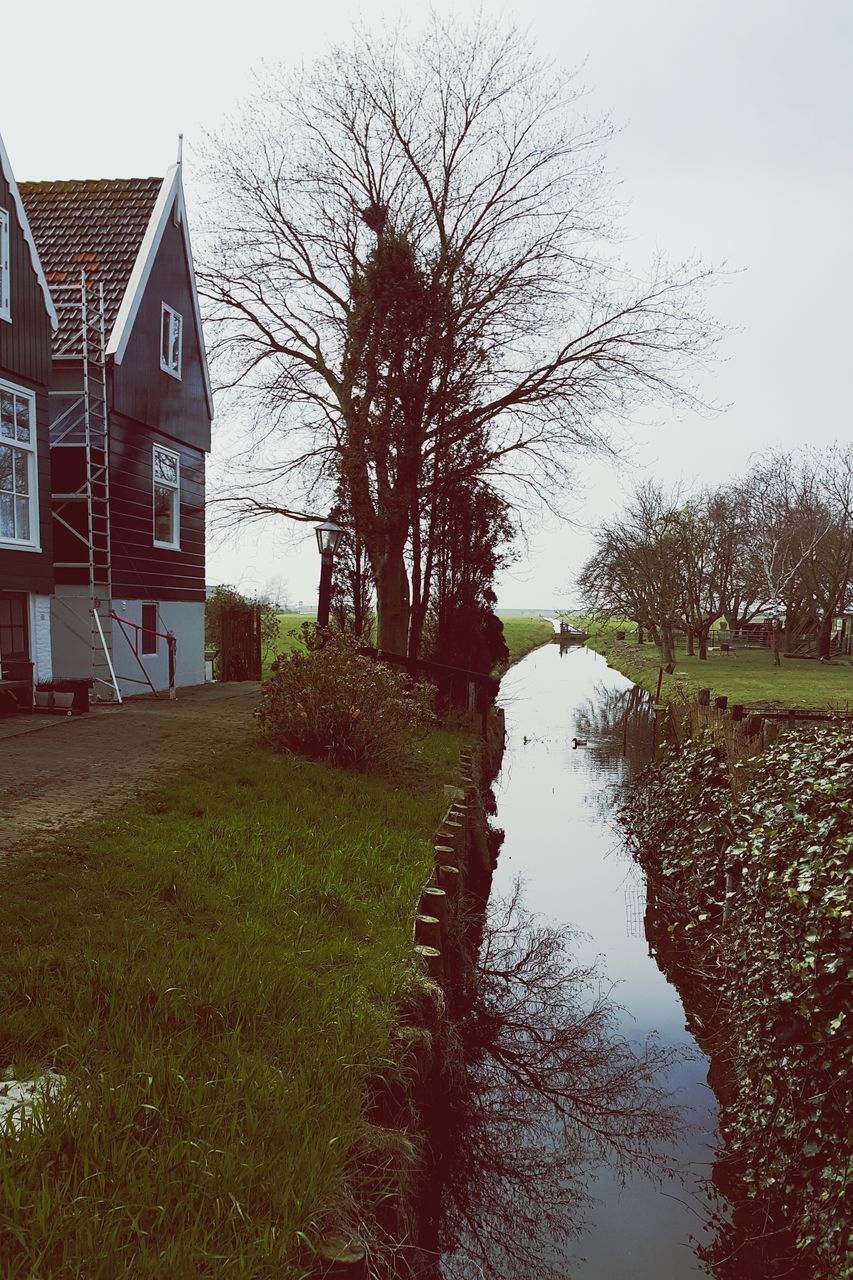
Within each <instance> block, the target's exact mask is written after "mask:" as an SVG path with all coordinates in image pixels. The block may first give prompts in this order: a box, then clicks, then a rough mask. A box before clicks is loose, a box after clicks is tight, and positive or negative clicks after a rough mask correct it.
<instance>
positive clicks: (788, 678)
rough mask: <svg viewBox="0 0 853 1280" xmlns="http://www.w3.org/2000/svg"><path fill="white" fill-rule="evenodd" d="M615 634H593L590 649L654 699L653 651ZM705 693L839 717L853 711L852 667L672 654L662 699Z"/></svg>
mask: <svg viewBox="0 0 853 1280" xmlns="http://www.w3.org/2000/svg"><path fill="white" fill-rule="evenodd" d="M616 629H617V628H616V626H615V625H612V626H609V627H606V628H601V629H598V630H596V631H595V632H594V633H593V636H592V638H591V640H590V641H589V645H590V647H591V648H594V649H596V650H597V651H598V652H599V653H601V654H603V655H604V657H606V658H607V661H608V662H609V664H610V666H611V667H615V668H616V669H617V670H618V671H622V672H623V673H624V674H625V675H626V676H628V677H629V678H630V679H631V680H633V681H634V682H635V683H636V684H641V685H643V687H644V688H646V689H648V690H649V692H650V693H654V692H655V690H656V688H657V680H658V668H659V666H660V655H659V653H658V649H657V646H656V645H653V644H643V645H637V644H635V643H634V641H633V640H630V639H628V640H624V641H619V640H615V639H614V638H613V637H614V632H615V630H616ZM706 688H709V689H710V690H711V692H712V694H713V695H714V696H718V695H721V694H725V695H726V696H727V697H728V699H729V702H730V703H736V702H740V703H743V704H744V705H747V706H749V705H754V704H766V703H775V704H778V705H779V706H784V707H808V708H812V709H826V708H833V709H836V710H842V711H844V710H848V709H853V666H851V665H850V663H849V661H848V660H847V659H837V660H836V661H835V662H834V663H833V664H832V665H829V666H827V665H824V664H823V663H819V662H813V661H807V660H803V659H796V658H784V657H783V658H782V665H781V667H774V666H773V659H772V658H771V656H770V654H769V652H768V651H767V650H766V649H739V650H737V651H734V652H732V653H729V654H722V653H719V652H718V651H712V652H711V653H709V654H708V658H707V660H706V661H704V662H703V661H701V660H700V659H699V658H696V657H694V658H688V657H687V655H686V654H685V653H684V651H683V650H676V662H675V672H674V674H673V675H671V676H667V675H664V678H663V686H662V697H663V698H664V699H666V698H668V697H672V696H673V695H675V694H676V693H677V691H678V690H679V689H681V690H685V691H687V692H689V693H693V692H695V691H696V690H697V689H706Z"/></svg>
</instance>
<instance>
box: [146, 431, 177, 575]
mask: <svg viewBox="0 0 853 1280" xmlns="http://www.w3.org/2000/svg"><path fill="white" fill-rule="evenodd" d="M158 453H162V454H165V455H166V457H168V458H171V459H172V460H173V461H174V463H175V469H176V475H177V480H176V482H175V484H171V483H169V481H166V480H162V479H158V477H157V454H158ZM158 485H160V486H161V487H163V488H166V489H170V490H171V492H172V529H173V531H174V535H175V536H174V540H173V541H172V542H161V541H160V540H159V539H158V537H157V486H158ZM151 521H152V524H151V531H152V533H153V535H154V546H155V547H161V548H162V549H163V550H164V551H180V549H181V459H180V455H179V454H177V453H173V452H172V450H171V449H164V448H163V446H162V445H160V444H155V445H153V446H152V449H151Z"/></svg>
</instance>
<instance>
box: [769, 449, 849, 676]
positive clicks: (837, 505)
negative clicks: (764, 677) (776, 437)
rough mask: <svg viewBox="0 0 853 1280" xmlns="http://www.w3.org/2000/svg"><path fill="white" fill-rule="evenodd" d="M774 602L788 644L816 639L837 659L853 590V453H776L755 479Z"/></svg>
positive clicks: (824, 653) (822, 649)
mask: <svg viewBox="0 0 853 1280" xmlns="http://www.w3.org/2000/svg"><path fill="white" fill-rule="evenodd" d="M747 484H748V487H749V491H750V494H751V500H752V503H753V508H754V512H755V515H754V520H753V523H754V528H755V542H756V548H757V554H758V558H759V562H760V565H761V570H762V573H763V575H764V581H765V585H766V590H767V596H768V598H769V600H770V601H771V602H772V607H773V608H774V610H775V611H776V612H777V613H784V615H785V645H786V648H790V647H792V646H793V645H794V644H795V643H796V640H797V637H798V636H800V635H802V634H804V633H806V632H816V633H817V640H818V655H819V656H820V657H823V658H828V657H829V651H830V638H831V634H832V622H833V617H834V616H835V614H836V613H837V612H839V611H841V610H842V609H843V608H844V606H845V604H846V603H848V602H849V598H850V594H851V590H853V446H851V445H847V446H844V447H842V446H838V445H834V446H832V447H830V448H829V449H825V450H823V451H816V450H806V451H804V452H803V453H801V454H799V455H796V454H791V453H782V452H779V453H776V454H773V455H771V456H770V457H768V458H766V459H763V460H762V461H761V462H758V463H756V464H755V466H754V467H753V468H752V470H751V471H750V474H749V476H748V477H747Z"/></svg>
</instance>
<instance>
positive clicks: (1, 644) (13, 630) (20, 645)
mask: <svg viewBox="0 0 853 1280" xmlns="http://www.w3.org/2000/svg"><path fill="white" fill-rule="evenodd" d="M28 613H29V602H28V599H27V594H26V592H24V591H0V662H8V661H11V660H13V659H20V658H28V657H29V655H30V643H29V630H30V629H29V626H28Z"/></svg>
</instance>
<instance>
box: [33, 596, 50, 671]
mask: <svg viewBox="0 0 853 1280" xmlns="http://www.w3.org/2000/svg"><path fill="white" fill-rule="evenodd" d="M50 603H51V602H50V596H37V595H31V596H30V655H31V657H32V660H33V664H34V665H33V676H34V678H35V679H36V680H50V679H51V677H52V676H53V662H52V657H51V642H50Z"/></svg>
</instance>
